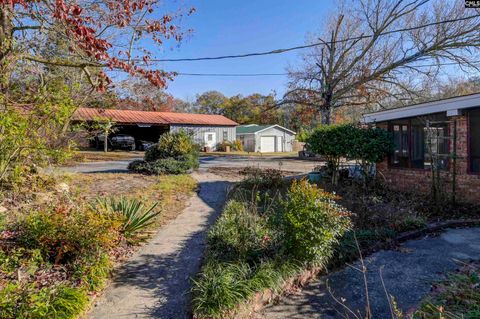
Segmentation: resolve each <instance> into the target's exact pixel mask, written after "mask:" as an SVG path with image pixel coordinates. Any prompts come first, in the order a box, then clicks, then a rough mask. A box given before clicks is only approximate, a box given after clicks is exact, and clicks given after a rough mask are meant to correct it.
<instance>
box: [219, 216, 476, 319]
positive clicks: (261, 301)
mask: <svg viewBox="0 0 480 319" xmlns="http://www.w3.org/2000/svg"><path fill="white" fill-rule="evenodd" d="M477 225H480V219H459V220H447V221H443V222H436V223H431V224H427V226H425V227H424V228H422V229H418V230H412V231H407V232H403V233H400V234H399V235H398V236H396V237H395V239H394V241H395V242H396V243H401V242H405V241H407V240H411V239H415V238H419V237H421V236H423V235H426V234H429V233H432V232H436V231H439V230H443V229H445V228H453V227H473V226H477ZM373 248H374V249H373V251H376V250H379V249H382V248H381V245H378V246H377V247H376V246H375V245H374V246H373ZM321 272H322V268H319V267H318V268H313V269H307V270H304V271H302V272H301V273H300V274H299V275H297V276H295V277H292V278H290V279H288V280H287V281H286V282H285V283H284V284H283V286H282V288H281V291H283V292H285V291H291V290H299V289H301V288H302V287H304V286H305V285H306V284H308V283H310V282H311V281H312V280H313V279H314V278H316V277H317V276H318V275H319V274H320V273H321ZM282 295H284V294H283V293H281V294H279V293H277V292H275V291H274V290H272V289H265V290H264V291H262V292H257V293H256V294H255V295H254V296H253V297H252V298H250V300H248V301H246V302H244V303H242V304H241V305H240V306H239V307H238V308H237V309H235V310H234V311H232V312H230V313H228V314H227V318H236V319H248V318H253V316H254V315H255V313H258V312H259V311H261V310H262V309H264V308H265V307H266V306H268V305H270V304H271V303H272V302H273V301H274V300H275V299H276V298H278V297H280V296H282Z"/></svg>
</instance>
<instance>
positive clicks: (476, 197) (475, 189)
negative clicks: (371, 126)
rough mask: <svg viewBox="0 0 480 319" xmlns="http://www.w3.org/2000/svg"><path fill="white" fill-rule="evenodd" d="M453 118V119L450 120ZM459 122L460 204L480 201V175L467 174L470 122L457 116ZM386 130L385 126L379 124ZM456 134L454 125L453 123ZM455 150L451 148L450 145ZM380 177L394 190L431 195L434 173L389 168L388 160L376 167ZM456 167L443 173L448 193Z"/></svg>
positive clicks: (423, 170) (458, 180) (458, 168)
mask: <svg viewBox="0 0 480 319" xmlns="http://www.w3.org/2000/svg"><path fill="white" fill-rule="evenodd" d="M451 119H453V118H451ZM456 120H457V165H456V167H457V175H456V181H457V182H456V188H457V192H456V194H457V198H458V200H460V201H466V202H477V203H478V202H480V174H470V173H469V172H468V170H469V167H468V165H469V164H468V138H469V134H468V119H467V117H466V116H458V117H456ZM378 126H380V127H383V128H387V126H386V124H385V125H378ZM450 132H453V123H451V124H450ZM450 147H452V145H450ZM377 170H378V171H379V173H380V176H384V178H385V180H386V181H387V182H388V183H389V184H390V185H391V186H392V187H393V188H396V189H398V190H401V191H416V192H423V193H428V192H430V190H431V172H430V171H429V170H427V169H410V168H394V167H389V165H388V162H387V160H385V161H384V162H382V163H380V164H378V165H377ZM452 173H453V165H450V171H448V172H442V174H441V179H442V180H443V183H442V184H443V185H442V186H443V188H444V190H445V191H446V192H447V193H451V191H452Z"/></svg>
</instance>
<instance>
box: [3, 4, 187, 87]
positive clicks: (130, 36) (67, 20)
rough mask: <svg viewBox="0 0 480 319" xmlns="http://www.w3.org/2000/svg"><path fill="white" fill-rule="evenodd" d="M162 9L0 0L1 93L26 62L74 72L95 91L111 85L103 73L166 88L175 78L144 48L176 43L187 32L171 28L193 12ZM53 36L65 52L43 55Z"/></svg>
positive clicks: (175, 26)
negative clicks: (122, 74)
mask: <svg viewBox="0 0 480 319" xmlns="http://www.w3.org/2000/svg"><path fill="white" fill-rule="evenodd" d="M161 9H162V7H161V6H160V1H158V0H148V1H147V0H119V1H114V0H86V1H76V0H30V1H29V0H0V90H1V91H0V92H1V93H5V92H6V90H7V89H8V84H9V79H10V77H11V75H12V74H14V72H15V70H16V67H17V66H18V65H19V64H20V63H29V62H34V63H38V64H41V65H49V66H60V67H68V68H78V69H80V70H82V72H84V74H85V75H86V77H87V78H88V80H89V81H90V83H91V84H92V85H93V86H95V87H96V88H97V89H98V90H100V91H102V90H105V88H106V86H107V85H108V84H109V83H110V78H109V76H108V75H107V73H108V71H107V70H111V71H122V72H126V73H128V74H130V75H131V76H137V77H142V78H145V79H147V80H148V81H149V82H150V83H152V84H153V85H155V86H157V87H165V86H166V83H167V81H168V80H169V79H172V78H173V77H174V76H175V73H173V72H166V71H164V70H159V69H156V68H154V67H153V66H152V65H151V63H149V61H150V60H151V58H152V54H153V53H152V52H151V51H150V50H148V48H151V47H153V45H157V46H159V47H161V46H162V45H163V44H165V42H166V41H175V42H176V41H181V40H182V38H183V37H184V36H185V34H186V33H189V32H190V30H186V31H183V30H181V28H180V27H179V26H178V25H177V24H176V22H177V21H179V19H180V18H181V17H182V16H183V15H185V14H187V15H189V14H191V13H193V11H194V9H190V10H186V11H185V10H177V11H175V12H174V13H171V14H163V13H161V12H159V11H160V10H161ZM52 36H54V37H57V38H59V39H61V40H62V41H63V43H65V44H66V47H67V50H66V52H51V51H50V50H48V43H47V42H48V41H47V40H46V39H47V38H48V39H50V38H52ZM92 70H93V71H92ZM106 72H107V73H106Z"/></svg>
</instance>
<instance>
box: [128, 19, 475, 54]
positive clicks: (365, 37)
mask: <svg viewBox="0 0 480 319" xmlns="http://www.w3.org/2000/svg"><path fill="white" fill-rule="evenodd" d="M478 17H480V14H477V15H473V16H468V17H463V18H457V19H449V20H443V21H437V22H431V23H427V24H423V25H419V26H415V27H409V28H402V29H396V30H391V31H385V32H382V33H379V34H369V35H361V36H358V37H352V38H345V39H341V40H336V41H328V42H316V43H312V44H306V45H299V46H294V47H289V48H281V49H275V50H270V51H262V52H251V53H244V54H234V55H221V56H215V57H200V58H180V59H150V60H149V61H151V62H192V61H208V60H224V59H236V58H246V57H254V56H262V55H271V54H281V53H285V52H290V51H295V50H302V49H307V48H313V47H316V46H320V45H325V44H326V43H341V42H348V41H355V40H362V39H368V38H373V37H374V36H383V35H389V34H393V33H398V32H406V31H413V30H418V29H422V28H426V27H430V26H434V25H440V24H444V23H451V22H458V21H465V20H470V19H474V18H478ZM136 60H137V59H136Z"/></svg>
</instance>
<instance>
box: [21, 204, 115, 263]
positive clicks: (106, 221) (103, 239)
mask: <svg viewBox="0 0 480 319" xmlns="http://www.w3.org/2000/svg"><path fill="white" fill-rule="evenodd" d="M120 224H121V222H120V220H119V218H118V217H117V216H116V214H115V215H114V214H107V213H104V214H99V213H97V212H96V211H93V210H91V209H88V208H84V209H81V208H66V207H65V208H57V209H55V210H53V211H41V212H35V213H32V214H30V215H29V216H28V217H26V218H25V219H24V220H23V221H21V222H20V223H19V224H18V225H17V229H18V231H19V235H18V243H19V244H20V245H21V246H22V247H25V248H28V249H39V250H40V251H41V252H42V255H43V257H44V258H45V259H46V260H50V261H53V262H54V263H55V264H59V263H60V264H63V263H66V262H68V261H71V260H74V259H75V258H77V257H82V256H87V255H90V254H96V253H98V252H99V251H102V250H107V249H109V248H111V247H113V246H114V245H115V243H116V241H117V240H118V234H119V227H120Z"/></svg>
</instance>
